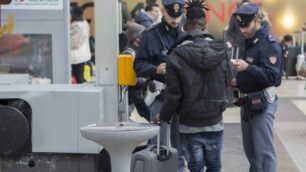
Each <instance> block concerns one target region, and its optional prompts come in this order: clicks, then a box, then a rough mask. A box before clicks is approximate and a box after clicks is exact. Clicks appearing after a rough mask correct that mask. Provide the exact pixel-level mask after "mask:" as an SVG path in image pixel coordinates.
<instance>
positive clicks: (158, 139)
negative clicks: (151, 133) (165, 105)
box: [156, 123, 170, 156]
mask: <svg viewBox="0 0 306 172" xmlns="http://www.w3.org/2000/svg"><path fill="white" fill-rule="evenodd" d="M162 125H167V127H166V128H167V129H166V130H167V140H166V147H167V150H166V155H167V156H169V154H170V125H169V124H168V123H161V124H160V127H161V126H162ZM160 131H161V130H160ZM156 153H157V156H160V132H158V133H157V150H156Z"/></svg>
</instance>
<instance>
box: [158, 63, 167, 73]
mask: <svg viewBox="0 0 306 172" xmlns="http://www.w3.org/2000/svg"><path fill="white" fill-rule="evenodd" d="M156 73H157V74H159V75H165V74H166V63H161V64H160V65H159V66H157V70H156Z"/></svg>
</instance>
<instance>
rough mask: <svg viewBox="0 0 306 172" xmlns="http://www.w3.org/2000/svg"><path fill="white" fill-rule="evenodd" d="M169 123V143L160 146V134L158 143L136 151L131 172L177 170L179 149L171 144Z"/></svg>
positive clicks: (172, 171) (168, 171) (175, 171)
mask: <svg viewBox="0 0 306 172" xmlns="http://www.w3.org/2000/svg"><path fill="white" fill-rule="evenodd" d="M162 125H167V127H166V128H167V145H166V146H160V135H159V134H158V136H157V145H151V146H149V147H148V148H146V149H144V150H142V151H139V152H136V153H135V154H133V156H132V161H131V172H177V171H178V151H177V150H176V149H175V148H173V147H171V146H170V126H169V125H168V124H162Z"/></svg>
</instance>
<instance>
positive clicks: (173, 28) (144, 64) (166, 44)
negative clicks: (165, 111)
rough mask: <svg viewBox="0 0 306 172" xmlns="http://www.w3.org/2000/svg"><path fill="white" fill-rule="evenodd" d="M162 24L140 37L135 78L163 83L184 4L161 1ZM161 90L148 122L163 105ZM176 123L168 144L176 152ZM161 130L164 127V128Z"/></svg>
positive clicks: (162, 131) (163, 140) (163, 133)
mask: <svg viewBox="0 0 306 172" xmlns="http://www.w3.org/2000/svg"><path fill="white" fill-rule="evenodd" d="M162 4H163V7H164V8H163V9H162V13H163V18H162V21H161V22H160V23H159V24H157V25H156V26H153V28H151V29H150V30H148V31H146V32H144V33H143V35H142V39H141V44H140V47H139V51H138V52H137V55H136V58H135V61H134V70H135V72H136V74H137V76H138V77H149V78H151V79H153V80H157V81H159V82H162V83H164V82H165V74H166V63H165V61H166V58H167V55H168V52H169V50H170V48H171V47H172V46H173V44H174V42H175V41H176V40H177V39H178V38H179V36H180V35H181V34H182V33H183V32H182V24H181V19H182V14H183V10H184V5H185V0H162ZM163 99H164V94H163V90H162V91H161V93H160V94H159V95H158V96H157V97H156V98H155V101H154V102H153V103H152V105H151V106H150V110H151V113H152V116H151V120H153V119H154V118H155V116H156V115H157V114H158V113H159V111H160V109H161V106H162V104H163ZM177 125H178V121H177V119H172V122H171V143H172V145H173V146H174V147H176V148H178V147H179V145H178V129H177ZM164 127H165V126H164ZM164 127H163V126H162V128H161V144H165V141H166V136H165V133H166V132H165V131H164V130H165V129H164ZM183 167H184V161H183V160H182V158H181V160H180V168H181V169H180V171H183Z"/></svg>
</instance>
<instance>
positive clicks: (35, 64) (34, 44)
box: [0, 34, 52, 80]
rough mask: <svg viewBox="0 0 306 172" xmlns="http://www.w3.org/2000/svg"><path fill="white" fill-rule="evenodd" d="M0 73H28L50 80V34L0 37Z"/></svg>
mask: <svg viewBox="0 0 306 172" xmlns="http://www.w3.org/2000/svg"><path fill="white" fill-rule="evenodd" d="M0 73H28V74H30V75H31V76H33V77H39V78H49V79H51V80H52V37H51V34H7V35H3V36H2V37H0Z"/></svg>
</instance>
